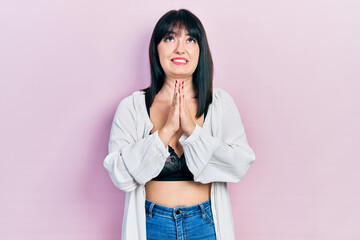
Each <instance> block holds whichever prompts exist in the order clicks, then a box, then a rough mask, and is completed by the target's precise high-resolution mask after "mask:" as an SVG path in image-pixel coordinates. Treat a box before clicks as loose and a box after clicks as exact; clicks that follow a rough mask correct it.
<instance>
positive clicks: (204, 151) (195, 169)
mask: <svg viewBox="0 0 360 240" xmlns="http://www.w3.org/2000/svg"><path fill="white" fill-rule="evenodd" d="M219 104H221V105H220V106H221V107H220V108H218V109H219V110H218V112H216V113H215V112H214V113H212V115H214V114H216V116H215V118H216V119H219V121H220V124H219V127H220V128H221V129H219V132H220V134H219V135H220V137H214V136H212V135H211V134H210V133H209V132H208V130H206V129H204V128H202V127H200V126H199V125H197V124H196V126H195V129H194V131H193V132H192V134H191V135H190V136H189V137H188V138H180V140H179V141H180V144H181V145H182V146H183V149H184V154H185V158H186V163H187V165H188V168H189V170H190V171H191V172H192V173H193V175H194V180H195V181H196V182H201V183H204V184H205V183H210V182H239V181H240V180H241V179H242V178H243V177H244V176H245V173H246V172H247V170H248V169H249V167H250V165H251V164H252V163H253V162H254V160H255V154H254V151H253V150H252V149H251V148H250V147H249V145H248V143H247V139H246V134H245V131H244V126H243V124H242V121H241V117H240V114H239V111H238V109H237V106H236V104H235V102H234V100H233V99H232V98H231V96H230V95H229V94H228V93H227V92H225V91H222V93H221V99H220V102H219ZM220 110H221V111H220Z"/></svg>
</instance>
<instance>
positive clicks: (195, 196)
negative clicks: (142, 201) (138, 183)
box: [145, 181, 211, 207]
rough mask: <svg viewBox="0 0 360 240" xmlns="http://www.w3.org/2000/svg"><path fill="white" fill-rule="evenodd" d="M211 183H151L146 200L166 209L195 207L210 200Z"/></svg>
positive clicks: (147, 186) (147, 184)
mask: <svg viewBox="0 0 360 240" xmlns="http://www.w3.org/2000/svg"><path fill="white" fill-rule="evenodd" d="M210 190H211V183H208V184H202V183H199V182H194V181H149V182H147V183H146V185H145V191H146V199H148V200H150V201H152V202H155V203H157V204H160V205H163V206H166V207H179V206H186V207H188V206H193V205H196V204H199V203H202V202H205V201H207V200H209V199H210Z"/></svg>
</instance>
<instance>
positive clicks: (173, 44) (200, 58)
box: [104, 9, 255, 240]
mask: <svg viewBox="0 0 360 240" xmlns="http://www.w3.org/2000/svg"><path fill="white" fill-rule="evenodd" d="M149 57H150V67H151V85H150V86H149V87H148V88H146V89H144V90H142V91H136V92H134V93H133V94H132V95H131V96H129V97H126V98H125V99H123V100H122V101H121V102H120V104H119V106H118V108H117V110H116V113H115V116H114V119H113V124H112V128H111V133H110V141H109V154H108V155H107V156H106V158H105V160H104V167H105V168H106V169H107V171H108V172H109V175H110V177H111V179H112V181H113V183H114V184H115V186H116V187H118V188H119V189H121V190H123V191H125V192H126V199H125V211H124V219H123V226H122V239H141V240H143V239H202V240H203V239H218V240H219V239H223V240H231V239H235V236H234V228H233V219H232V214H231V206H230V200H229V195H228V191H227V184H226V183H227V182H239V181H240V180H241V179H242V178H243V177H244V175H245V173H246V172H247V170H248V168H249V167H250V165H251V163H252V162H253V161H254V160H255V155H254V152H253V150H252V149H251V148H250V147H249V146H248V143H247V140H246V135H245V132H244V127H243V125H242V121H241V118H240V114H239V112H238V110H237V107H236V104H235V103H234V101H233V99H232V98H231V97H230V95H229V94H228V93H227V92H225V91H224V90H221V89H217V88H214V89H213V88H212V80H213V63H212V58H211V54H210V50H209V47H208V43H207V39H206V33H205V30H204V28H203V26H202V24H201V22H200V20H199V19H198V18H197V17H196V16H195V15H193V14H192V13H191V12H189V11H188V10H185V9H180V10H178V11H176V10H172V11H169V12H168V13H166V14H165V15H164V16H162V17H161V18H160V20H159V21H158V22H157V24H156V26H155V28H154V31H153V34H152V37H151V41H150V48H149ZM179 156H180V157H179Z"/></svg>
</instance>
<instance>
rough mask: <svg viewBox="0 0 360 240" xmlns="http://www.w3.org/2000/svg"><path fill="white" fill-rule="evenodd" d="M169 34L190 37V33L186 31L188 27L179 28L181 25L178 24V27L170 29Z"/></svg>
mask: <svg viewBox="0 0 360 240" xmlns="http://www.w3.org/2000/svg"><path fill="white" fill-rule="evenodd" d="M167 33H168V34H174V35H177V36H182V35H183V34H185V35H189V32H188V30H187V29H186V27H185V26H179V24H177V25H176V26H172V27H170V29H169V31H168V32H167Z"/></svg>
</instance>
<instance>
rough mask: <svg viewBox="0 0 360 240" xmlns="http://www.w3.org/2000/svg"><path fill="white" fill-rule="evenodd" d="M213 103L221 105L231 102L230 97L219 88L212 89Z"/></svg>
mask: <svg viewBox="0 0 360 240" xmlns="http://www.w3.org/2000/svg"><path fill="white" fill-rule="evenodd" d="M213 101H214V102H218V103H220V104H221V105H223V104H227V103H229V102H233V101H234V100H233V98H232V97H231V95H230V94H229V93H228V92H227V91H225V90H224V89H221V88H213Z"/></svg>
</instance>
